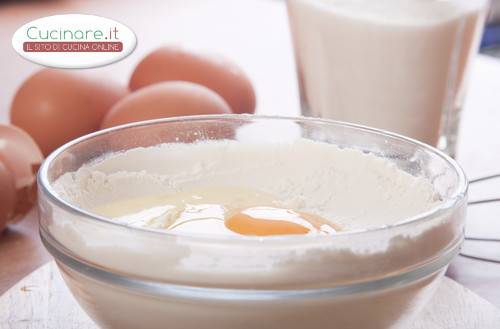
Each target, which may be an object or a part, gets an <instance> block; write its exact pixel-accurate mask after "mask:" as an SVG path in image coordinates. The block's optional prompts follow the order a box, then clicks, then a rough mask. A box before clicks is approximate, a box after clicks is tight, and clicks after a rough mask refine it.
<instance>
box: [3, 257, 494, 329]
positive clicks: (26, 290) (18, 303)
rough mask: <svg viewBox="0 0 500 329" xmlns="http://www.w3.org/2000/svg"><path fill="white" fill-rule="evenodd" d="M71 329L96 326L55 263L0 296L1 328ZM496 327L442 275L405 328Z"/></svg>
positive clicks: (485, 308) (482, 307)
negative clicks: (424, 307) (85, 312)
mask: <svg viewBox="0 0 500 329" xmlns="http://www.w3.org/2000/svg"><path fill="white" fill-rule="evenodd" d="M73 328H74V329H96V328H97V326H96V325H94V324H93V323H92V321H91V320H90V319H89V318H88V317H87V315H85V314H84V313H83V311H82V310H81V309H80V307H79V306H78V305H77V303H76V301H75V300H74V299H73V297H72V296H71V295H70V293H69V291H68V290H67V288H66V286H65V285H64V282H63V281H62V278H61V276H60V275H59V272H58V270H57V268H56V266H55V263H54V262H51V263H49V264H47V265H44V266H42V267H41V268H39V269H38V270H37V271H35V272H33V273H32V274H30V275H29V276H27V277H26V278H24V279H23V280H22V281H20V282H19V283H18V284H16V285H15V286H14V287H12V288H11V289H10V290H9V291H8V292H7V293H5V294H4V295H3V296H1V297H0V329H73ZM498 328H500V311H499V310H497V309H496V308H495V307H494V306H493V305H491V304H490V303H488V302H487V301H485V300H483V299H482V298H480V297H479V296H477V295H475V294H474V293H472V292H471V291H469V290H468V289H466V288H464V287H463V286H461V285H459V284H458V283H456V282H454V281H452V280H451V279H448V278H445V279H444V281H443V283H442V284H441V286H440V288H439V290H438V292H437V294H436V296H435V297H434V298H433V300H432V301H431V302H430V303H429V304H428V305H427V308H426V309H425V311H424V312H423V313H422V314H421V315H420V316H419V318H418V320H417V321H415V322H414V323H413V324H412V326H411V327H410V328H408V329H498ZM138 329H139V328H138ZM360 329H361V328H360ZM362 329H369V328H362Z"/></svg>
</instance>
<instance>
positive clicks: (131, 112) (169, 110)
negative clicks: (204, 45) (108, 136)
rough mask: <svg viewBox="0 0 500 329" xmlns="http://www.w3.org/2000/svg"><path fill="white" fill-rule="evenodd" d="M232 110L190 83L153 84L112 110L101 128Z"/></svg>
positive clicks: (217, 96) (136, 92) (212, 94)
mask: <svg viewBox="0 0 500 329" xmlns="http://www.w3.org/2000/svg"><path fill="white" fill-rule="evenodd" d="M230 112H231V109H230V108H229V106H228V105H227V103H226V102H225V101H224V99H222V97H220V96H219V95H218V94H216V93H215V92H214V91H212V90H210V89H208V88H206V87H203V86H201V85H197V84H195V83H191V82H184V81H171V82H162V83H157V84H153V85H151V86H147V87H144V88H141V89H140V90H137V91H135V92H133V93H131V94H130V95H128V96H127V97H124V98H123V99H122V100H120V101H119V102H118V103H116V104H115V106H113V108H112V109H111V110H110V111H109V113H108V114H107V115H106V117H105V118H104V120H103V122H102V125H101V127H102V128H109V127H113V126H117V125H121V124H125V123H130V122H136V121H143V120H151V119H160V118H166V117H173V116H183V115H196V114H225V113H230Z"/></svg>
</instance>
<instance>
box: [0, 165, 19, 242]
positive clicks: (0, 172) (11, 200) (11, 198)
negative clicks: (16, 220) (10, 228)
mask: <svg viewBox="0 0 500 329" xmlns="http://www.w3.org/2000/svg"><path fill="white" fill-rule="evenodd" d="M0 191H1V193H0V233H2V231H3V230H5V228H6V227H7V224H9V222H10V220H11V219H12V215H13V212H14V206H15V203H16V188H15V186H14V175H13V174H12V172H11V171H10V170H9V168H7V166H6V165H5V164H4V163H3V162H2V161H1V160H0Z"/></svg>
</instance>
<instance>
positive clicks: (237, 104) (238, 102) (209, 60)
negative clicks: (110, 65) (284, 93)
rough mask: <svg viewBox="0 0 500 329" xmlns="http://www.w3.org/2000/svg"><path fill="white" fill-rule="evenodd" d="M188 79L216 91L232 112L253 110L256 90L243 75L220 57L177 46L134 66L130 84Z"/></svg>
mask: <svg viewBox="0 0 500 329" xmlns="http://www.w3.org/2000/svg"><path fill="white" fill-rule="evenodd" d="M173 80H181V81H190V82H194V83H197V84H200V85H203V86H205V87H207V88H209V89H212V90H213V91H215V92H216V93H218V94H219V95H220V96H222V98H224V100H225V101H226V102H227V104H229V106H230V107H231V109H232V111H233V112H234V113H253V112H254V111H255V92H254V90H253V87H252V84H251V82H250V80H249V79H248V77H247V76H246V74H245V73H244V72H243V71H242V70H241V69H240V68H239V67H238V66H237V65H235V64H233V63H231V62H230V61H228V60H225V59H222V58H221V57H209V56H203V55H199V54H195V53H191V52H188V51H186V50H182V49H179V48H173V47H162V48H159V49H157V50H155V51H153V52H151V53H150V54H149V55H147V56H146V57H145V58H144V59H143V60H142V61H141V62H140V63H139V64H138V65H137V67H136V68H135V70H134V72H133V74H132V77H131V78H130V84H129V87H130V89H131V90H137V89H139V88H142V87H144V86H147V85H150V84H153V83H156V82H161V81H173Z"/></svg>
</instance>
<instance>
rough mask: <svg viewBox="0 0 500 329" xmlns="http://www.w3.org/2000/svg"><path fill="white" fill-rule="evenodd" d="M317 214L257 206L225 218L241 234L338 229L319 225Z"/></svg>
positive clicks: (297, 232)
mask: <svg viewBox="0 0 500 329" xmlns="http://www.w3.org/2000/svg"><path fill="white" fill-rule="evenodd" d="M318 219H319V218H318V217H317V216H314V215H311V214H306V213H301V212H297V211H293V210H289V209H281V208H273V207H255V208H248V209H245V210H243V211H238V212H236V213H234V214H232V215H230V216H228V218H227V219H226V220H225V225H226V227H227V228H228V229H229V230H231V231H233V232H235V233H238V234H241V235H253V236H269V235H289V234H308V233H310V232H320V231H323V233H326V232H324V231H329V232H328V233H332V231H333V232H335V231H336V230H335V229H334V228H333V227H331V226H330V225H327V224H323V225H319V224H320V223H319V222H320V221H321V220H318Z"/></svg>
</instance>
